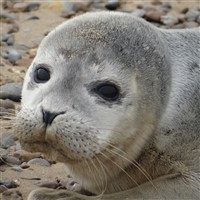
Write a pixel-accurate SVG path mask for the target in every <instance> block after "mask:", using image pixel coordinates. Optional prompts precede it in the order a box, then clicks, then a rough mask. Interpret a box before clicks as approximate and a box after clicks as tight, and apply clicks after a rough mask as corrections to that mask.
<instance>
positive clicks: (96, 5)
mask: <svg viewBox="0 0 200 200" xmlns="http://www.w3.org/2000/svg"><path fill="white" fill-rule="evenodd" d="M92 7H93V8H96V9H104V4H103V3H102V2H101V0H93V4H92Z"/></svg>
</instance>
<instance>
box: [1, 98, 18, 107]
mask: <svg viewBox="0 0 200 200" xmlns="http://www.w3.org/2000/svg"><path fill="white" fill-rule="evenodd" d="M0 107H3V108H6V109H15V104H14V103H13V101H11V100H9V99H5V100H3V99H0Z"/></svg>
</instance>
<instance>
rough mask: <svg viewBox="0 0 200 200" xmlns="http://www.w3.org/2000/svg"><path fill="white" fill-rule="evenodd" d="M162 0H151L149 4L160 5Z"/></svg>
mask: <svg viewBox="0 0 200 200" xmlns="http://www.w3.org/2000/svg"><path fill="white" fill-rule="evenodd" d="M161 3H162V2H161V1H160V0H153V1H151V4H152V5H155V6H156V5H160V4H161Z"/></svg>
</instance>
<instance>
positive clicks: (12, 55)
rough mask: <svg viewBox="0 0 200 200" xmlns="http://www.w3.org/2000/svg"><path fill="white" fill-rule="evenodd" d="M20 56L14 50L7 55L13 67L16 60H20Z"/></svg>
mask: <svg viewBox="0 0 200 200" xmlns="http://www.w3.org/2000/svg"><path fill="white" fill-rule="evenodd" d="M21 58H22V56H21V55H20V54H19V53H18V52H17V51H16V50H15V49H11V50H10V51H9V53H8V60H9V61H10V62H11V63H12V64H13V65H15V64H16V62H17V61H18V60H20V59H21Z"/></svg>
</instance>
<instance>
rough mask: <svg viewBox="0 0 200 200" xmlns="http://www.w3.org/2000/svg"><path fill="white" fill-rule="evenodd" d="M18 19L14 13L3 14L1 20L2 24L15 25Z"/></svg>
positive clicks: (0, 16) (0, 15)
mask: <svg viewBox="0 0 200 200" xmlns="http://www.w3.org/2000/svg"><path fill="white" fill-rule="evenodd" d="M17 19H18V17H17V16H16V15H15V14H13V13H1V14H0V20H1V22H4V23H8V24H15V23H16V20H17Z"/></svg>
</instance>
